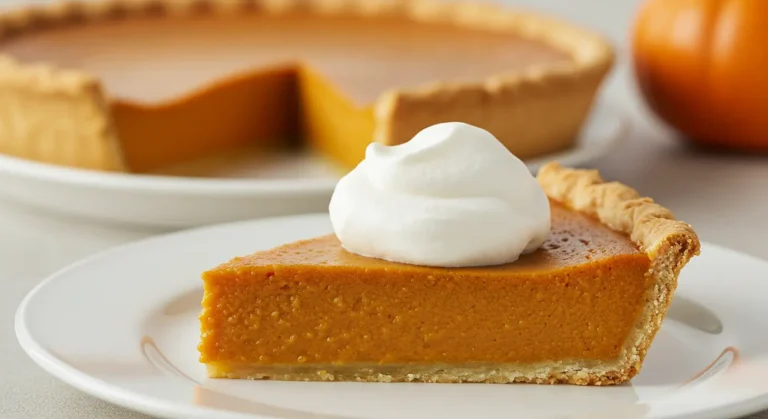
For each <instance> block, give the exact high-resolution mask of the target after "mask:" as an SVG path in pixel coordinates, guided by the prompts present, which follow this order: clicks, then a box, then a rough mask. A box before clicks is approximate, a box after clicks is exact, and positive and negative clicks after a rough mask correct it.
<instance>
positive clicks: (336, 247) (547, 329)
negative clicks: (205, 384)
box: [200, 202, 652, 376]
mask: <svg viewBox="0 0 768 419" xmlns="http://www.w3.org/2000/svg"><path fill="white" fill-rule="evenodd" d="M552 223H553V224H552V232H551V234H550V236H549V238H548V239H547V241H546V243H545V244H544V246H543V247H542V248H541V249H540V250H538V251H536V252H534V253H531V254H527V255H524V256H523V257H521V258H520V259H519V260H518V261H517V262H514V263H512V264H508V265H503V266H498V267H491V268H461V269H432V268H425V267H419V266H414V265H406V264H398V263H392V262H386V261H383V260H380V259H372V258H365V257H362V256H358V255H355V254H352V253H349V252H347V251H345V250H344V249H343V248H342V247H341V246H340V243H339V242H338V240H337V239H336V237H335V236H333V235H331V236H326V237H321V238H318V239H314V240H309V241H302V242H298V243H294V244H289V245H285V246H281V247H278V248H276V249H274V250H271V251H267V252H261V253H257V254H255V255H252V256H248V257H245V258H239V259H235V260H233V261H231V262H229V263H227V264H225V265H223V266H220V267H218V268H216V269H214V270H212V271H210V272H207V273H206V274H205V276H204V280H205V290H206V298H205V300H204V301H203V307H204V312H203V315H202V317H201V318H202V319H203V326H202V327H203V341H202V343H201V345H200V351H201V354H202V358H201V361H202V362H204V363H206V364H208V365H209V367H210V366H212V370H213V371H214V374H215V376H227V375H228V374H230V373H231V372H233V371H234V372H236V371H238V370H239V369H252V370H253V371H258V366H262V365H263V366H274V365H275V364H278V365H285V366H288V365H298V366H301V365H304V366H314V367H317V366H321V367H322V366H327V365H332V364H336V365H342V366H343V365H351V366H361V365H362V366H364V365H382V366H386V365H404V364H412V363H417V364H419V363H425V362H427V363H437V364H443V365H446V366H448V365H453V366H458V367H462V366H465V367H466V366H470V365H471V364H475V363H480V364H484V363H485V364H498V363H509V362H510V360H514V362H515V363H543V362H546V361H553V360H574V359H580V360H594V361H599V360H615V359H617V358H618V357H619V354H620V352H621V349H622V346H623V343H624V341H625V340H626V338H627V336H628V335H629V334H630V333H631V332H632V330H633V328H634V327H635V323H636V322H637V321H638V318H639V316H640V312H641V310H642V307H643V305H644V304H645V302H644V299H643V296H644V295H645V293H646V292H647V289H648V287H649V286H650V285H651V284H652V281H651V280H650V278H649V277H647V276H646V275H645V273H646V272H647V271H648V268H649V263H650V262H649V258H648V256H647V255H646V254H644V253H642V252H640V251H639V250H638V249H637V247H636V246H634V245H633V244H632V243H631V242H630V241H629V240H628V239H627V237H625V236H624V235H622V234H620V233H617V232H615V231H612V230H610V229H609V228H607V227H605V226H603V225H602V224H600V223H599V222H597V221H595V220H594V219H591V218H589V217H587V216H585V215H583V214H580V213H577V212H574V211H570V210H568V209H566V208H564V207H563V206H562V205H560V204H558V203H557V202H553V203H552ZM321 369H322V368H321Z"/></svg>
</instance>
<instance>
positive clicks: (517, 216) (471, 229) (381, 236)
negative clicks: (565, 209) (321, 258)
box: [329, 122, 550, 267]
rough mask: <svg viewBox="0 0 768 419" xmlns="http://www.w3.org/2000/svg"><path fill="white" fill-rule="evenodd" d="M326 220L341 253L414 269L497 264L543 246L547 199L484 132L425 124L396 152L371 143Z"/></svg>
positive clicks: (455, 124)
mask: <svg viewBox="0 0 768 419" xmlns="http://www.w3.org/2000/svg"><path fill="white" fill-rule="evenodd" d="M329 210H330V215H331V223H332V224H333V229H334V231H335V233H336V236H337V237H338V238H339V240H340V241H341V244H342V246H343V247H344V249H346V250H347V251H349V252H352V253H357V254H360V255H363V256H367V257H374V258H380V259H386V260H389V261H393V262H401V263H408V264H413V265H425V266H439V267H464V266H488V265H499V264H503V263H508V262H513V261H515V260H517V259H518V258H519V257H520V255H521V254H523V253H527V252H531V251H533V250H535V249H536V248H538V247H539V246H541V245H542V243H543V242H544V240H545V239H546V238H547V235H548V234H549V230H550V218H549V217H550V213H549V211H550V209H549V201H548V200H547V196H546V195H545V194H544V191H543V190H542V189H541V187H540V186H539V184H538V182H537V181H536V179H535V178H534V177H533V176H532V175H531V173H530V171H529V170H528V168H527V167H526V166H525V164H524V163H523V162H522V161H521V160H520V159H518V158H517V157H515V156H514V155H513V154H512V153H510V152H509V151H508V150H507V149H506V147H504V145H502V144H501V143H500V142H499V141H498V140H497V139H496V138H495V137H494V136H493V135H492V134H491V133H489V132H488V131H486V130H483V129H481V128H478V127H475V126H472V125H468V124H464V123H458V122H449V123H442V124H437V125H433V126H431V127H428V128H426V129H424V130H422V131H421V132H419V133H418V134H416V136H415V137H413V139H411V140H410V141H408V142H407V143H404V144H402V145H398V146H385V145H382V144H378V143H372V144H370V145H369V146H368V149H367V150H366V154H365V160H363V161H362V162H361V163H360V164H359V165H358V166H357V167H356V168H355V169H354V170H352V171H351V172H350V173H349V174H347V175H346V176H345V177H344V178H342V179H341V180H340V181H339V183H338V184H337V185H336V189H335V191H334V193H333V197H332V198H331V203H330V207H329Z"/></svg>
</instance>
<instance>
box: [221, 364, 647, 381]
mask: <svg viewBox="0 0 768 419" xmlns="http://www.w3.org/2000/svg"><path fill="white" fill-rule="evenodd" d="M206 366H207V369H208V376H209V377H211V378H233V379H249V380H284V381H358V382H380V383H390V382H423V383H494V384H507V383H536V384H576V385H613V384H621V383H623V382H626V381H629V380H630V379H631V378H632V377H634V376H635V375H636V374H637V372H638V371H637V369H635V368H634V367H633V366H625V365H622V363H621V362H620V361H616V360H613V361H594V360H583V361H562V362H547V363H536V364H514V363H511V364H503V363H499V364H485V363H484V364H464V365H448V364H423V365H417V364H406V365H404V364H374V363H371V364H356V365H334V364H306V365H304V364H302V365H238V366H233V365H226V364H223V363H210V364H207V365H206Z"/></svg>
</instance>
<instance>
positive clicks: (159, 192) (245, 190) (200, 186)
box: [0, 103, 627, 228]
mask: <svg viewBox="0 0 768 419" xmlns="http://www.w3.org/2000/svg"><path fill="white" fill-rule="evenodd" d="M626 126H627V120H626V118H625V116H624V114H623V113H622V112H621V111H620V110H619V109H618V108H617V107H616V106H615V105H611V104H605V103H602V104H598V105H596V106H595V109H594V110H593V112H592V116H591V118H590V119H589V122H588V123H587V124H585V127H584V130H583V132H582V135H581V136H580V137H579V139H578V143H577V146H576V147H575V148H573V149H572V150H569V151H567V152H564V153H558V154H553V155H549V156H546V157H542V158H538V159H535V160H531V161H529V162H527V163H528V164H529V166H530V168H531V170H533V171H535V170H538V167H539V166H540V165H541V164H543V163H545V162H548V161H552V160H558V161H560V162H562V163H563V164H565V165H568V166H583V165H585V164H587V163H589V162H590V161H592V160H594V159H596V158H598V157H601V156H603V155H604V154H606V153H607V152H609V151H610V150H612V149H613V147H614V146H616V145H617V144H618V142H619V141H620V140H621V139H622V137H623V133H624V131H625V128H626ZM339 177H340V172H339V171H338V169H337V168H335V167H332V166H330V164H329V163H328V162H326V161H324V160H323V159H321V158H319V157H317V156H312V155H302V154H296V155H287V154H286V155H284V156H282V157H280V158H277V157H275V156H270V158H269V159H264V158H263V156H262V157H259V156H258V155H257V154H255V153H248V152H247V151H243V152H241V153H239V154H238V155H236V156H231V155H230V156H218V157H217V158H214V159H210V160H207V161H201V162H195V163H193V164H186V165H183V166H179V167H174V168H169V169H168V170H166V171H165V172H163V173H162V174H155V175H131V174H120V173H103V172H96V171H88V170H77V169H70V168H66V167H59V166H53V165H47V164H41V163H35V162H32V161H28V160H22V159H18V158H13V157H9V156H4V155H0V198H5V199H11V200H15V201H20V202H23V203H26V204H32V205H34V206H37V207H42V208H45V209H48V210H53V211H56V212H59V213H65V214H71V215H76V216H80V217H86V218H89V219H97V220H100V221H106V222H116V223H123V224H133V225H141V226H145V227H159V228H182V227H192V226H201V225H207V224H215V223H221V222H228V221H238V220H245V219H251V218H258V217H269V216H276V215H288V214H302V213H310V212H318V211H326V210H327V207H328V201H329V199H330V197H331V193H332V192H333V187H334V186H335V184H336V181H337V180H338V179H339Z"/></svg>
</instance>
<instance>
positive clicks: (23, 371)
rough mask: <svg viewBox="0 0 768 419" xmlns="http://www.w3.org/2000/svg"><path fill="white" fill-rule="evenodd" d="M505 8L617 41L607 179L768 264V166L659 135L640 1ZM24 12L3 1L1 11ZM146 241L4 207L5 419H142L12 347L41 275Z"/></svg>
mask: <svg viewBox="0 0 768 419" xmlns="http://www.w3.org/2000/svg"><path fill="white" fill-rule="evenodd" d="M35 1H36V2H42V0H35ZM506 2H507V3H510V4H518V5H523V6H528V7H531V8H535V9H538V10H542V11H547V12H551V13H554V14H556V15H560V16H563V17H566V18H569V19H572V20H574V21H576V22H579V23H581V24H583V25H586V26H589V27H592V28H595V29H597V30H599V31H601V32H603V33H604V34H606V35H608V36H609V37H610V38H611V39H612V40H613V41H614V42H615V44H616V46H617V48H618V50H619V59H620V63H619V65H618V68H617V69H616V70H615V71H614V73H613V75H612V76H611V78H610V80H609V82H608V83H607V85H606V88H605V91H604V94H605V96H606V97H607V99H609V100H610V101H612V103H614V104H616V105H617V106H621V107H622V108H624V109H626V110H627V111H628V112H629V113H630V114H631V115H632V120H633V129H632V132H631V134H630V136H629V137H630V138H628V140H627V143H626V145H625V146H623V147H622V148H621V149H620V150H618V151H617V152H616V153H614V154H612V155H611V156H609V157H608V158H605V159H603V160H602V161H601V162H599V163H597V164H596V166H597V168H598V169H600V170H601V171H602V172H603V174H604V176H605V177H606V178H610V179H616V180H620V181H623V182H626V183H629V184H631V185H633V186H635V187H636V188H637V189H639V190H640V192H642V193H643V194H647V195H650V196H653V197H654V198H656V199H657V200H658V201H659V202H660V203H662V204H664V205H666V206H669V207H671V208H672V209H674V210H675V213H676V214H677V215H678V216H679V217H680V218H682V219H685V220H686V221H688V222H690V223H692V224H693V225H694V226H695V227H696V229H697V231H698V232H699V233H700V234H701V236H702V238H703V239H704V240H708V241H712V242H715V243H718V244H721V245H725V246H728V247H731V248H734V249H737V250H740V251H742V252H745V253H749V254H752V255H755V256H758V257H762V258H768V241H766V240H765V238H764V237H765V236H764V234H763V233H765V232H766V229H768V223H766V221H765V220H764V217H765V208H766V207H768V187H767V186H768V161H767V160H766V159H765V158H761V157H743V156H731V155H729V156H716V155H710V154H703V153H700V152H695V151H692V150H689V149H687V148H686V147H683V146H681V145H680V143H679V142H677V141H675V140H674V137H673V135H671V134H670V132H668V131H667V130H666V129H664V128H663V127H661V126H659V125H658V124H657V123H656V122H655V121H654V120H653V119H652V118H651V117H650V115H649V114H648V113H647V112H646V110H645V108H644V107H643V106H642V103H641V102H640V101H639V100H638V98H637V96H636V93H635V88H634V84H633V83H632V78H631V73H630V71H629V69H628V66H627V64H628V58H629V57H628V56H627V50H626V46H627V40H628V35H629V30H628V28H629V26H630V22H631V18H632V15H633V13H634V11H635V10H636V8H637V6H638V4H639V3H640V2H639V0H571V1H565V0H508V1H506ZM19 3H21V2H20V1H18V0H0V7H3V6H8V5H13V4H19ZM150 234H151V233H149V232H141V231H127V230H120V229H115V228H113V227H107V226H94V225H89V224H87V223H85V222H83V221H80V220H73V219H60V218H53V217H52V216H50V215H48V214H45V213H41V212H38V211H37V210H35V209H31V208H25V207H19V206H16V205H14V204H9V203H2V202H0V418H3V419H5V418H51V419H61V418H105V419H108V418H120V419H129V418H130V419H137V418H146V416H143V415H139V414H135V413H132V412H129V411H126V410H123V409H121V408H118V407H114V406H112V405H109V404H107V403H104V402H101V401H99V400H97V399H94V398H92V397H90V396H87V395H85V394H82V393H80V392H78V391H76V390H74V389H71V388H70V387H68V386H66V385H64V384H62V383H60V382H59V381H57V380H56V379H54V378H52V377H50V376H48V375H47V374H46V373H44V372H43V371H42V370H41V369H39V368H38V367H37V366H36V365H34V364H33V363H32V362H31V361H30V360H29V359H28V358H27V357H26V355H25V354H24V353H23V352H22V351H21V349H20V348H19V346H18V344H17V343H16V338H15V335H14V332H13V315H14V312H15V309H16V306H17V305H18V303H19V301H20V300H21V298H22V297H23V296H24V295H25V294H26V293H27V292H28V291H29V290H30V289H31V288H32V287H33V286H34V285H35V284H36V283H38V282H39V281H40V279H41V278H43V277H44V276H45V275H47V274H49V273H51V272H53V271H55V270H57V269H59V268H61V267H63V266H64V265H66V264H68V263H70V262H72V261H74V260H77V259H79V258H81V257H84V256H86V255H89V254H91V253H93V252H96V251H99V250H103V249H105V248H107V247H110V246H113V245H116V244H120V243H123V242H126V241H130V240H134V239H138V238H142V237H146V236H149V235H150ZM744 292H749V290H744ZM758 418H759V419H768V413H763V414H760V415H756V416H753V417H752V418H751V419H758Z"/></svg>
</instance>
